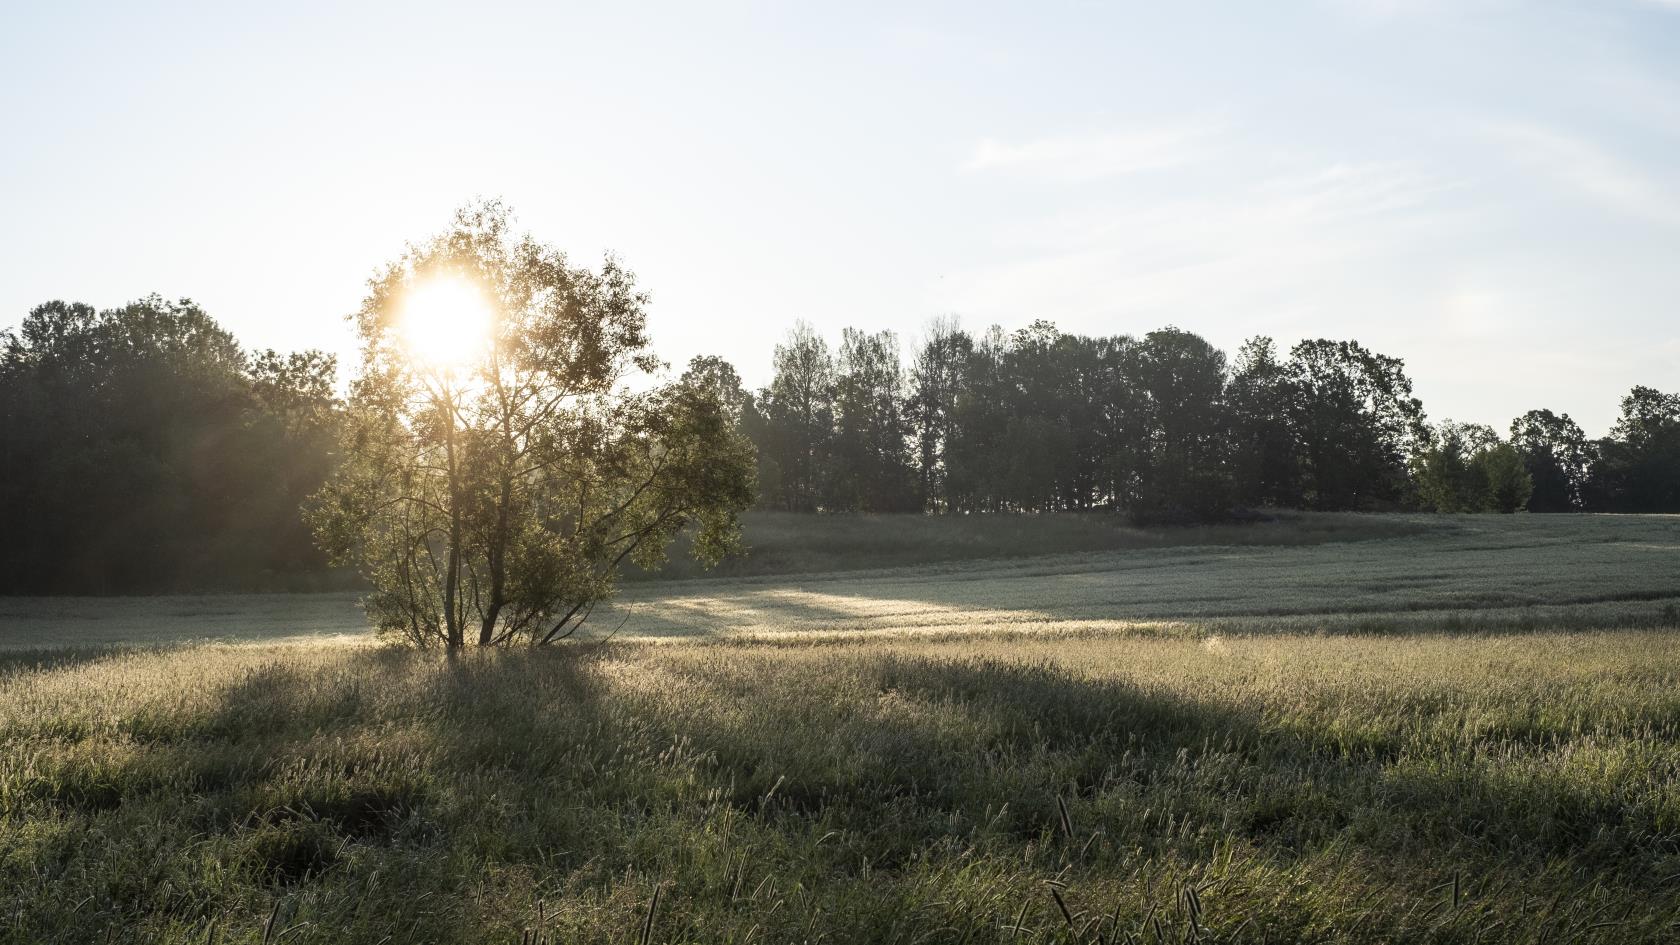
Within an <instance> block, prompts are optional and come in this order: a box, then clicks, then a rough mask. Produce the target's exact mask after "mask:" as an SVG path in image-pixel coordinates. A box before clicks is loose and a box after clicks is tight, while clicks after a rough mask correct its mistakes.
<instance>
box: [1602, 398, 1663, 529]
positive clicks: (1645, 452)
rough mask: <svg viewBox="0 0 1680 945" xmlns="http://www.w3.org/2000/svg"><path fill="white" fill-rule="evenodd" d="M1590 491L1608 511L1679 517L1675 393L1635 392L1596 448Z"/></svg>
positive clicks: (1626, 399)
mask: <svg viewBox="0 0 1680 945" xmlns="http://www.w3.org/2000/svg"><path fill="white" fill-rule="evenodd" d="M1597 450H1598V462H1597V463H1596V464H1595V466H1594V470H1593V475H1592V482H1591V484H1590V487H1589V491H1590V492H1591V493H1592V496H1593V503H1594V505H1595V507H1597V508H1601V509H1603V510H1605V511H1611V512H1680V394H1665V393H1663V392H1661V391H1659V390H1656V389H1654V388H1650V387H1635V388H1634V389H1633V390H1632V391H1630V392H1629V393H1628V395H1627V396H1626V397H1623V398H1622V414H1621V417H1620V418H1619V419H1618V420H1617V421H1616V425H1615V427H1613V428H1612V429H1611V431H1610V436H1609V437H1608V438H1606V439H1604V440H1601V441H1600V442H1599V444H1598V446H1597Z"/></svg>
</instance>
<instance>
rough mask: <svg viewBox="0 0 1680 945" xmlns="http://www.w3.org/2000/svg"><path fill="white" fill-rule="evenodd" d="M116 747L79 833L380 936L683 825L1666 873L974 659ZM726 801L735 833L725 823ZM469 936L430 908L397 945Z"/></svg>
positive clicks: (876, 854)
mask: <svg viewBox="0 0 1680 945" xmlns="http://www.w3.org/2000/svg"><path fill="white" fill-rule="evenodd" d="M713 655H714V656H715V657H716V656H717V654H713ZM128 731H129V734H130V735H132V736H133V737H134V738H135V739H136V741H138V742H140V743H141V744H143V745H144V751H142V752H140V753H139V754H138V755H137V756H136V758H135V759H134V760H133V761H132V762H131V763H130V765H129V768H128V770H127V771H126V772H122V773H120V774H119V775H118V777H117V790H116V791H115V793H114V795H111V796H105V797H103V798H102V799H101V800H100V802H99V804H98V805H96V806H91V807H90V808H89V810H88V811H87V812H88V813H90V814H91V815H94V816H100V817H112V818H121V817H123V816H125V813H126V814H127V815H128V816H132V817H139V816H141V815H142V814H143V815H144V816H145V817H149V818H151V819H152V820H154V821H156V822H159V823H164V824H173V825H174V826H175V827H177V828H179V829H180V830H181V831H182V832H184V833H189V834H192V835H195V836H201V837H208V838H210V840H209V841H208V842H210V843H211V844H213V845H214V846H215V848H216V849H218V850H221V851H224V854H225V856H227V857H230V858H231V860H230V861H229V862H226V863H223V864H222V867H223V868H225V869H227V870H231V871H232V872H233V873H235V874H238V875H241V876H244V877H246V878H247V880H248V881H249V882H250V883H252V884H254V885H256V886H257V887H259V888H265V889H267V890H269V895H270V896H272V897H273V898H274V900H275V901H277V902H281V903H299V902H305V901H309V902H316V903H320V902H331V901H334V899H333V896H334V895H343V896H349V895H350V893H349V892H347V891H354V892H355V895H356V896H359V897H360V899H359V903H360V904H359V905H357V906H356V908H357V909H361V910H366V913H367V915H369V916H377V915H386V916H391V915H413V914H415V913H416V908H415V905H414V903H413V902H412V900H413V899H414V898H415V897H416V896H418V895H420V894H421V893H424V892H426V891H427V890H429V889H436V888H438V887H440V886H441V887H444V888H454V889H457V890H464V889H466V888H468V887H469V886H470V885H471V884H472V883H474V882H476V881H477V878H478V877H479V876H481V875H482V871H483V870H484V869H486V868H487V867H489V866H491V865H494V866H497V867H498V868H510V869H518V870H523V871H527V874H529V875H536V876H542V877H548V878H549V881H551V882H558V881H559V879H560V878H562V877H564V876H566V875H568V874H570V873H571V872H572V871H577V870H585V871H587V870H593V871H594V873H593V875H596V876H599V877H602V878H603V879H602V880H601V881H602V882H610V880H611V877H613V876H617V875H621V874H622V873H624V872H625V871H627V870H631V869H649V868H653V867H656V866H658V865H659V864H660V863H661V862H664V861H665V859H667V858H669V859H671V860H672V861H675V859H676V858H677V857H676V853H675V852H673V851H670V850H669V848H668V847H666V848H661V846H660V839H659V838H661V837H663V836H665V834H663V833H660V831H661V830H667V829H672V828H671V826H670V824H671V822H672V820H673V819H674V820H675V821H676V822H680V823H683V824H687V825H689V826H691V827H694V828H696V829H699V827H700V826H702V825H710V826H709V827H707V828H706V829H720V830H735V831H749V830H751V831H758V830H764V831H780V832H789V831H791V832H794V833H806V834H811V835H825V834H828V833H838V834H839V835H841V836H843V837H844V838H846V839H845V840H843V841H834V842H831V843H830V844H829V845H827V846H819V847H818V848H814V849H815V850H816V852H815V853H813V854H812V855H820V856H824V857H828V859H825V860H824V861H823V864H824V869H825V870H826V872H825V873H823V874H822V875H824V876H831V877H854V878H855V874H856V871H858V870H859V869H864V870H868V869H871V868H873V869H876V870H886V871H892V870H896V869H900V868H909V866H910V864H912V863H915V862H917V861H918V860H919V859H921V858H925V857H928V856H930V855H934V851H936V850H939V849H944V846H943V845H944V844H946V843H947V842H948V841H949V842H954V843H960V844H963V845H974V844H980V845H983V846H986V847H988V848H989V849H993V850H1005V851H1021V850H1025V849H1027V848H1028V847H1029V846H1030V845H1034V844H1037V845H1043V844H1046V843H1061V844H1065V845H1066V847H1067V850H1068V851H1069V856H1070V863H1072V864H1073V868H1075V869H1085V870H1091V871H1095V872H1096V873H1098V874H1101V873H1103V872H1104V871H1108V872H1112V871H1115V870H1121V869H1127V868H1130V867H1127V866H1125V864H1126V863H1127V862H1128V860H1127V858H1128V857H1131V856H1133V855H1135V854H1134V851H1136V850H1139V849H1142V850H1145V851H1153V852H1166V853H1171V854H1173V855H1176V856H1179V857H1182V858H1187V859H1191V860H1195V859H1197V858H1206V857H1210V856H1211V855H1212V854H1213V852H1214V851H1215V850H1216V849H1217V847H1218V844H1219V843H1220V842H1222V841H1230V840H1233V839H1235V840H1239V841H1241V842H1243V843H1246V844H1250V845H1252V846H1253V847H1254V848H1256V849H1258V850H1260V851H1262V852H1264V853H1265V854H1266V855H1269V856H1273V857H1276V858H1278V859H1279V860H1280V861H1284V862H1287V861H1289V860H1290V859H1292V858H1294V857H1297V856H1307V855H1311V854H1312V853H1314V852H1315V851H1321V850H1323V849H1325V848H1327V847H1329V846H1330V845H1332V844H1340V845H1344V846H1347V847H1350V848H1354V849H1359V850H1363V851H1365V853H1366V854H1367V855H1368V856H1370V857H1371V858H1373V859H1375V860H1378V861H1383V862H1388V863H1391V864H1393V865H1394V867H1395V869H1396V870H1397V871H1399V872H1400V873H1402V874H1405V875H1409V876H1420V875H1421V876H1438V875H1440V874H1441V873H1442V872H1443V871H1448V870H1452V869H1454V868H1458V869H1462V870H1464V871H1466V872H1471V871H1473V870H1475V869H1478V868H1486V867H1487V866H1488V865H1489V864H1494V865H1498V866H1502V867H1515V868H1519V869H1524V870H1532V871H1534V872H1536V873H1538V872H1539V871H1540V870H1541V869H1542V868H1544V867H1545V866H1546V865H1547V864H1549V863H1557V862H1563V863H1567V864H1569V865H1570V867H1571V868H1573V869H1577V870H1580V871H1582V872H1583V873H1586V874H1592V875H1595V876H1596V877H1597V878H1598V879H1600V880H1601V881H1603V882H1604V883H1607V884H1611V885H1616V886H1621V887H1626V888H1628V889H1633V890H1643V891H1644V892H1646V893H1648V894H1650V895H1653V896H1670V895H1671V894H1670V893H1665V892H1662V891H1661V889H1660V886H1659V880H1658V878H1657V876H1656V874H1655V873H1654V872H1652V870H1651V867H1652V866H1653V865H1655V864H1660V863H1663V862H1672V858H1673V857H1674V856H1676V855H1680V849H1677V847H1676V836H1675V832H1674V828H1673V826H1672V825H1669V824H1666V822H1664V821H1662V820H1660V817H1659V814H1660V812H1654V811H1652V810H1650V809H1647V808H1644V807H1640V806H1638V805H1632V804H1628V803H1623V802H1620V801H1617V800H1616V799H1614V798H1610V797H1605V796H1597V795H1594V794H1592V793H1590V792H1589V791H1587V790H1585V789H1583V788H1579V787H1572V786H1570V785H1568V784H1564V783H1562V782H1559V783H1558V784H1557V785H1556V786H1555V792H1554V794H1553V796H1551V797H1548V798H1541V799H1537V800H1536V799H1530V800H1535V803H1533V804H1530V805H1529V807H1528V808H1526V809H1524V808H1523V807H1522V806H1521V804H1520V802H1521V801H1523V800H1524V798H1522V797H1520V796H1516V795H1514V794H1513V793H1512V791H1511V789H1510V787H1509V786H1508V785H1501V784H1495V783H1488V782H1487V781H1486V780H1485V779H1481V778H1480V776H1479V775H1477V774H1475V773H1474V772H1472V771H1471V770H1470V769H1468V768H1464V769H1457V770H1454V769H1450V768H1445V767H1440V768H1430V767H1428V766H1419V765H1412V766H1408V767H1406V768H1404V770H1403V771H1401V772H1400V773H1399V774H1396V771H1395V767H1394V766H1395V765H1396V763H1397V762H1399V761H1401V760H1403V759H1404V758H1406V757H1407V756H1408V753H1409V752H1412V751H1413V750H1414V749H1413V748H1412V747H1411V746H1408V745H1407V744H1406V743H1405V742H1404V741H1403V740H1402V739H1401V738H1400V737H1399V736H1398V735H1396V736H1394V737H1393V738H1381V737H1379V738H1375V739H1368V740H1365V741H1363V742H1350V741H1348V740H1347V739H1345V738H1340V739H1338V738H1336V737H1333V736H1331V735H1330V734H1328V733H1325V732H1320V731H1317V730H1314V729H1284V728H1281V727H1279V726H1277V725H1275V724H1271V723H1269V722H1268V721H1267V720H1266V719H1265V718H1263V717H1262V716H1261V715H1260V713H1259V712H1258V711H1257V710H1256V709H1253V708H1250V707H1241V706H1234V705H1231V704H1226V703H1222V702H1220V701H1219V700H1217V699H1215V698H1192V697H1187V696H1184V695H1182V694H1176V693H1168V692H1164V691H1159V690H1148V689H1144V688H1141V687H1139V686H1136V685H1134V684H1131V683H1129V682H1126V681H1122V680H1114V679H1084V678H1077V677H1074V676H1071V675H1070V674H1068V673H1066V672H1063V671H1059V670H1057V669H1055V668H1054V667H1051V666H1047V665H1036V664H1020V663H1014V662H999V661H986V660H980V659H952V658H936V657H931V656H920V655H907V654H903V653H879V652H877V653H871V652H868V651H851V652H841V653H825V654H821V655H820V656H819V657H812V658H810V659H808V660H806V661H804V662H787V663H783V662H778V657H777V656H776V654H775V653H773V652H770V651H768V650H766V651H763V652H754V651H751V650H746V651H743V653H742V654H740V658H739V660H734V659H728V658H723V657H717V658H714V659H711V660H702V659H694V660H686V661H685V660H683V659H666V658H662V657H659V656H657V655H649V653H648V652H647V651H645V650H640V649H636V648H629V649H615V648H611V647H609V648H605V649H602V648H597V647H593V646H590V647H580V648H574V649H570V650H560V651H551V652H536V653H530V652H509V653H496V654H480V655H476V656H472V657H466V658H462V659H459V660H455V661H444V660H442V659H438V658H434V657H431V656H428V655H424V654H422V655H415V654H406V653H397V652H389V651H347V652H345V653H344V654H343V655H342V656H341V657H335V658H334V659H333V660H332V661H330V662H320V663H300V662H295V661H286V660H276V661H273V662H269V663H263V664H258V665H255V666H252V667H250V668H249V669H247V670H246V671H244V672H243V673H242V674H241V675H240V676H238V677H237V678H235V679H233V680H232V681H231V682H230V683H229V684H228V685H227V686H226V687H225V688H223V689H222V690H221V691H219V692H218V693H217V696H216V700H215V703H214V705H213V707H212V709H211V710H210V711H208V712H206V713H202V714H197V715H190V716H184V717H181V718H178V719H170V718H159V717H146V718H136V719H133V720H131V722H130V724H129V727H128ZM1557 734H1558V735H1559V736H1567V734H1568V733H1566V732H1560V733H1557ZM1529 737H1530V739H1531V740H1534V739H1538V740H1542V741H1543V740H1544V739H1545V738H1547V737H1550V736H1548V735H1547V734H1546V733H1530V736H1529ZM1540 801H1543V802H1544V803H1540ZM719 805H722V807H723V808H727V809H728V810H730V811H732V812H733V815H732V816H733V817H735V818H737V819H733V820H731V819H723V820H718V819H716V818H717V817H718V816H719V815H718V814H717V813H716V811H717V810H719V809H720V808H719ZM130 808H132V810H129V809H130ZM1163 810H1171V811H1173V812H1174V815H1175V816H1176V817H1178V818H1181V820H1179V823H1180V824H1183V823H1185V822H1186V821H1188V822H1190V823H1191V824H1192V826H1193V827H1194V828H1195V829H1193V830H1188V831H1186V830H1185V829H1184V828H1182V827H1181V828H1180V829H1179V830H1178V831H1177V832H1176V833H1175V832H1173V831H1168V830H1163V829H1161V828H1160V826H1159V825H1158V823H1157V822H1156V821H1155V820H1152V819H1151V815H1150V812H1154V813H1155V814H1157V815H1158V813H1159V812H1161V811H1163ZM125 822H126V821H125ZM661 824H664V825H665V826H663V827H662V826H660V825H661ZM718 824H725V825H734V826H718ZM116 827H117V822H113V823H112V824H110V825H108V828H107V829H116ZM743 839H746V835H743ZM1076 849H1077V850H1078V852H1079V855H1078V857H1077V858H1075V857H1074V856H1073V851H1074V850H1076ZM181 855H183V856H185V855H188V851H187V849H186V848H183V849H182V851H181ZM650 858H651V860H650ZM1670 872H1672V871H1670ZM376 875H377V876H381V877H386V878H385V879H382V880H380V881H379V882H377V883H376V882H374V879H373V878H374V877H375V876H376ZM329 891H337V892H329ZM216 902H217V900H215V899H214V897H210V898H201V899H198V900H191V899H187V900H183V899H181V898H180V897H177V898H175V899H171V898H169V897H160V895H159V893H158V890H157V889H156V888H154V887H152V886H149V885H147V884H146V883H145V882H138V883H135V884H133V885H132V886H131V887H130V893H129V895H128V898H126V899H123V898H120V897H119V898H118V899H117V900H115V901H114V903H113V908H114V909H115V911H116V912H117V913H119V917H120V918H121V919H122V920H123V921H128V922H134V921H135V920H137V919H139V918H142V917H145V916H154V915H156V914H157V911H158V910H160V909H162V910H175V911H174V912H171V913H170V914H171V915H173V916H174V918H176V919H179V920H181V921H185V922H189V923H190V922H193V921H202V922H206V923H207V922H208V921H209V920H210V919H211V918H213V917H214V916H215V909H216V908H217V906H216V905H215V903H216ZM427 908H431V907H430V906H428V907H427ZM194 910H197V911H194ZM320 921H326V922H337V923H340V926H339V927H338V929H337V931H338V932H340V933H342V935H341V940H343V941H358V940H365V941H370V942H371V941H377V940H378V938H379V936H378V935H375V934H373V933H374V931H376V930H375V929H374V928H373V927H372V926H369V927H367V928H366V929H365V930H364V931H366V932H367V935H366V936H365V938H364V937H362V936H361V933H360V932H359V931H357V929H358V928H360V927H358V926H355V925H354V923H355V922H357V921H360V920H358V919H356V918H355V914H352V913H343V912H340V913H334V914H331V915H327V916H324V917H322V918H321V919H320ZM370 921H371V920H370ZM390 931H391V930H390V929H388V928H387V929H385V930H384V932H383V933H382V934H386V933H389V932H390ZM471 932H472V924H471V918H470V917H469V916H468V915H467V914H466V913H465V912H464V911H461V910H452V909H450V908H448V907H447V905H446V904H440V905H439V908H438V910H437V911H436V913H435V914H428V915H427V916H426V922H425V924H424V928H418V929H414V930H410V932H409V934H408V935H407V937H406V938H404V940H408V941H457V940H463V939H465V938H468V937H469V936H470V934H471Z"/></svg>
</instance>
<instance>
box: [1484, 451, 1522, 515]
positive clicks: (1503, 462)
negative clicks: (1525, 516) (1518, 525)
mask: <svg viewBox="0 0 1680 945" xmlns="http://www.w3.org/2000/svg"><path fill="white" fill-rule="evenodd" d="M1471 462H1472V464H1473V465H1474V466H1475V467H1476V470H1477V472H1478V473H1479V474H1480V475H1481V478H1482V480H1483V482H1485V483H1486V484H1487V485H1486V489H1487V491H1486V493H1485V499H1484V500H1483V503H1482V508H1483V509H1484V510H1485V511H1488V512H1502V513H1510V512H1520V511H1522V510H1524V509H1526V508H1528V500H1529V497H1530V496H1531V495H1532V494H1533V492H1534V477H1533V476H1532V475H1530V474H1529V472H1528V469H1527V467H1526V466H1525V465H1524V464H1523V458H1522V454H1521V453H1520V452H1518V450H1517V448H1516V447H1514V446H1512V445H1511V444H1509V443H1494V444H1493V445H1491V446H1489V447H1487V448H1486V449H1484V450H1482V451H1481V452H1479V453H1477V454H1476V457H1475V459H1473V460H1472V461H1471Z"/></svg>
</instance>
